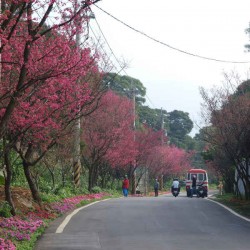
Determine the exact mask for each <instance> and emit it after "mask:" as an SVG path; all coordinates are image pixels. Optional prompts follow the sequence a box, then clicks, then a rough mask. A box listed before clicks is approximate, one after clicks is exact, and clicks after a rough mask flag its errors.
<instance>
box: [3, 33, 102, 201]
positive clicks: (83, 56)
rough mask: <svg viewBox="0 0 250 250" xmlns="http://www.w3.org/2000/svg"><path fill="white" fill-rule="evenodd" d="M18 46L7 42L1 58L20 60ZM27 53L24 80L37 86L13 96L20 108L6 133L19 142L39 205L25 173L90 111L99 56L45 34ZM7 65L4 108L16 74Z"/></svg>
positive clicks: (69, 39)
mask: <svg viewBox="0 0 250 250" xmlns="http://www.w3.org/2000/svg"><path fill="white" fill-rule="evenodd" d="M21 30H22V29H21ZM52 41H53V43H52ZM66 41H67V44H66ZM22 42H23V41H22V40H21V41H20V43H19V45H22V44H23V43H22ZM66 45H67V46H66ZM16 46H18V43H16V40H15V41H13V43H12V40H10V42H9V45H8V46H5V48H9V50H8V52H6V53H3V55H2V58H3V59H4V58H13V60H17V61H18V60H22V55H21V54H20V53H19V50H18V48H17V47H16ZM62 49H63V50H62ZM30 52H31V56H30V61H29V62H28V63H27V64H26V68H27V70H28V74H27V76H26V80H27V81H28V82H30V81H31V82H32V81H34V82H35V84H29V83H27V84H25V87H24V89H23V90H22V95H19V96H16V98H15V103H16V104H18V105H16V106H15V109H13V110H12V112H11V115H10V119H11V123H9V124H8V127H7V128H6V131H7V134H8V139H9V141H11V143H12V144H15V143H16V142H18V143H16V144H15V149H16V151H17V152H18V153H19V154H20V156H21V158H22V160H23V166H24V171H25V175H26V178H27V180H28V183H29V185H30V188H31V191H32V195H33V198H34V199H35V200H36V201H38V203H40V198H39V195H38V192H37V190H36V188H35V185H34V183H33V181H32V178H31V176H30V170H29V169H30V167H31V166H34V165H35V164H36V163H37V162H38V161H40V160H41V159H42V157H43V156H44V155H45V154H46V152H47V151H48V150H49V149H50V148H51V147H52V146H53V145H55V144H56V142H57V140H58V138H59V137H62V136H63V135H64V133H65V131H67V130H66V129H67V128H68V127H69V125H70V124H71V123H72V121H74V120H75V119H78V118H79V117H81V116H83V115H85V114H87V113H88V112H90V111H91V110H90V109H89V108H87V106H88V105H90V104H91V103H92V102H93V101H95V99H96V97H98V96H99V95H100V94H101V93H100V89H98V86H100V83H101V73H100V72H99V69H98V67H97V60H98V57H97V55H96V54H93V53H92V51H91V49H89V48H85V49H84V48H83V49H80V48H78V47H76V44H75V41H74V40H73V39H72V37H68V36H66V35H63V34H60V35H59V34H57V33H53V36H52V38H49V39H48V38H47V37H46V36H44V37H43V38H42V39H39V40H37V41H36V43H34V44H33V47H32V48H31V49H30ZM5 66H7V64H6V65H4V67H3V72H2V75H3V76H4V77H3V79H2V83H3V87H2V89H1V90H2V96H5V97H4V98H3V99H2V104H4V103H6V105H7V106H8V103H9V98H8V95H9V93H10V92H11V91H12V90H9V89H12V85H13V86H14V87H13V88H15V83H16V82H17V81H18V79H19V78H18V77H19V73H18V72H19V71H20V70H19V68H18V67H17V68H16V67H14V66H13V67H10V68H9V67H5ZM5 90H7V92H6V91H5ZM6 110H7V108H5V107H3V108H2V109H1V116H0V117H1V118H3V119H4V116H5V114H6ZM34 154H36V157H34Z"/></svg>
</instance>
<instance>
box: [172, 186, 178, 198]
mask: <svg viewBox="0 0 250 250" xmlns="http://www.w3.org/2000/svg"><path fill="white" fill-rule="evenodd" d="M172 194H173V196H174V197H177V196H178V195H179V188H173V190H172Z"/></svg>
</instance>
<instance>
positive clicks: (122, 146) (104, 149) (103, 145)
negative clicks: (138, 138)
mask: <svg viewBox="0 0 250 250" xmlns="http://www.w3.org/2000/svg"><path fill="white" fill-rule="evenodd" d="M131 110H132V103H131V101H129V100H128V99H127V98H125V97H120V96H118V95H115V94H114V93H113V92H112V91H109V92H107V93H106V94H105V95H104V96H103V97H102V99H101V100H100V103H99V106H98V108H97V109H96V110H95V111H94V112H93V113H91V114H90V115H89V116H88V117H86V119H84V120H83V123H82V125H83V131H82V138H83V141H84V142H85V146H84V149H83V153H82V160H83V163H84V165H85V166H86V167H87V169H88V171H89V183H88V188H89V190H91V189H92V188H93V187H94V186H95V185H96V184H97V178H98V175H99V171H100V169H101V167H102V164H105V163H108V164H109V165H111V166H113V167H117V166H126V165H127V164H128V163H130V162H131V161H133V159H134V155H135V149H134V139H133V138H134V131H133V121H134V114H133V113H132V112H131Z"/></svg>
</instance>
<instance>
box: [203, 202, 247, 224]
mask: <svg viewBox="0 0 250 250" xmlns="http://www.w3.org/2000/svg"><path fill="white" fill-rule="evenodd" d="M206 200H208V201H211V202H214V203H216V204H218V205H220V206H221V207H223V208H225V209H226V210H228V211H229V212H230V213H232V214H234V215H235V216H237V217H239V218H241V219H243V220H245V221H247V222H250V219H248V218H246V217H244V216H242V215H240V214H238V213H236V212H235V211H233V210H232V209H231V208H229V207H227V206H225V205H223V204H221V203H219V202H217V201H214V200H211V199H206Z"/></svg>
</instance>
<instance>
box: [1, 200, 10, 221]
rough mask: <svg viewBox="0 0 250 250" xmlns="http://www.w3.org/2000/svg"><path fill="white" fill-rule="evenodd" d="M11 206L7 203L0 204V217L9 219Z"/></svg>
mask: <svg viewBox="0 0 250 250" xmlns="http://www.w3.org/2000/svg"><path fill="white" fill-rule="evenodd" d="M10 211H11V206H10V205H9V203H8V202H7V201H3V202H0V217H5V218H9V217H11V216H12V214H11V212H10Z"/></svg>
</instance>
